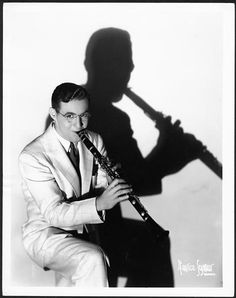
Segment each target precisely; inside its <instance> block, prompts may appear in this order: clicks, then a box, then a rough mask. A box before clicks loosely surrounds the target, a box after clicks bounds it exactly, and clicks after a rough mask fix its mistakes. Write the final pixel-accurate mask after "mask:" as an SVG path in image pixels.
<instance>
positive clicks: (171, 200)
mask: <svg viewBox="0 0 236 298" xmlns="http://www.w3.org/2000/svg"><path fill="white" fill-rule="evenodd" d="M233 23H234V14H233V5H231V4H160V3H158V4H157V3H135V4H130V3H121V4H118V3H97V4H96V3H7V4H6V3H5V4H4V7H3V112H4V114H3V116H4V117H3V134H4V138H3V141H4V143H3V150H4V152H3V154H4V172H3V181H4V189H3V216H4V222H3V223H4V225H3V228H4V230H3V233H4V241H3V244H4V245H3V253H4V258H3V270H4V271H3V277H4V280H3V281H4V289H5V291H6V293H17V294H19V293H23V294H27V293H29V291H31V292H30V293H31V294H36V295H38V294H39V292H38V291H39V290H38V289H37V288H35V287H40V291H41V292H40V293H43V294H45V293H47V295H49V293H48V292H44V290H45V289H47V287H51V290H50V291H52V290H55V291H58V289H56V288H54V284H53V282H54V281H53V278H54V277H53V273H52V272H47V273H46V272H44V271H43V270H41V269H40V268H39V267H37V265H34V264H33V262H32V261H31V260H30V259H29V257H28V256H27V255H26V253H25V251H24V249H23V246H22V242H21V225H22V224H23V222H24V221H25V219H26V210H25V207H26V206H25V203H24V198H23V194H22V191H21V180H20V174H19V170H18V161H17V159H18V155H19V153H20V151H21V150H22V149H23V147H24V146H25V145H26V144H27V143H29V142H30V141H31V140H33V139H34V138H35V137H37V136H38V135H39V134H41V133H42V132H43V131H44V127H45V120H46V117H47V115H48V109H49V107H50V97H51V93H52V91H53V90H54V88H55V87H56V86H57V85H58V84H60V83H62V82H75V83H78V84H83V83H85V82H86V77H87V73H86V70H85V68H84V64H83V63H84V56H85V48H86V45H87V42H88V40H89V38H90V36H91V35H92V33H94V32H95V31H97V30H99V29H101V28H105V27H116V28H120V29H124V30H126V31H128V32H129V34H130V37H131V41H132V48H133V62H134V65H135V69H134V70H133V72H132V74H131V79H130V82H129V86H130V87H131V88H132V90H133V91H134V92H135V93H137V94H138V95H140V96H141V97H142V98H143V99H144V100H145V101H146V102H147V103H148V104H149V105H151V106H152V107H153V108H154V109H156V110H158V111H162V112H163V113H165V114H167V115H171V116H172V118H173V120H177V119H180V120H181V124H182V127H183V128H184V130H185V131H186V132H189V133H192V134H194V135H195V136H196V137H197V138H198V139H199V140H201V141H202V142H203V143H204V144H205V145H206V146H207V148H208V149H209V150H210V151H211V152H212V153H213V154H214V156H215V157H217V158H218V160H219V161H221V162H223V164H224V180H223V198H224V199H223V200H222V180H220V179H219V178H218V177H217V176H216V175H215V174H214V173H213V172H212V171H211V170H210V169H208V168H207V167H206V166H205V165H204V164H203V163H201V162H200V161H199V160H197V161H194V162H191V163H190V164H188V165H187V166H186V167H185V168H184V169H182V170H181V171H180V172H179V173H177V174H175V175H171V176H168V177H166V178H164V179H163V192H162V194H160V195H155V196H150V197H142V198H141V200H142V202H143V204H144V205H145V207H146V208H147V209H148V211H149V213H150V215H151V216H152V217H153V218H154V219H155V220H157V222H158V223H159V224H161V225H162V226H163V227H165V228H166V229H168V230H170V239H171V258H172V266H173V270H174V279H175V286H176V287H177V288H175V289H155V290H154V289H150V291H152V292H151V293H152V294H153V293H155V295H159V294H161V295H165V294H166V293H167V294H168V295H172V294H178V293H179V292H178V288H180V287H181V288H182V287H183V288H186V289H185V290H187V291H189V292H187V293H188V294H191V290H193V289H194V290H195V292H194V293H195V294H197V293H198V292H197V291H199V293H201V290H203V291H204V295H207V293H208V292H207V291H208V290H209V289H208V288H210V290H213V289H216V291H217V290H219V293H220V294H221V295H222V291H223V290H224V289H226V290H227V289H229V288H230V286H231V283H232V279H231V276H232V275H233V271H232V266H230V265H229V264H230V262H231V261H232V262H233V260H231V259H230V257H232V251H233V250H232V245H233V241H232V239H231V238H230V237H229V236H230V233H232V220H233V182H232V181H233V180H232V178H233V177H232V172H233V162H232V160H233V66H232V65H233V57H234V56H233V36H234V35H233ZM231 63H232V65H231ZM116 106H117V107H119V108H120V109H122V110H124V111H125V112H126V113H127V114H128V115H129V117H130V119H131V125H132V129H133V130H134V137H135V138H136V139H137V141H138V145H139V148H140V150H141V152H142V154H143V156H146V155H147V154H148V152H149V151H150V150H151V149H152V148H153V146H154V145H155V143H156V140H157V138H158V131H157V130H156V128H155V125H154V123H153V122H152V121H151V120H150V119H148V118H147V117H146V116H145V114H144V113H143V112H142V111H141V110H140V109H139V108H138V107H137V106H135V104H134V103H133V102H131V101H130V99H128V98H127V97H126V96H124V97H123V98H122V100H121V101H120V102H119V103H116ZM6 148H7V149H6ZM222 151H223V153H224V155H222ZM222 156H224V159H223V157H222ZM225 169H226V170H227V171H226V170H225ZM226 201H227V202H226ZM122 211H123V216H125V217H129V218H137V219H139V215H138V214H136V212H135V211H134V210H133V209H132V206H130V204H129V203H123V204H122ZM222 222H223V223H224V225H223V230H224V233H223V241H222ZM226 234H229V235H226ZM231 235H232V234H231ZM222 246H224V247H225V249H224V254H222ZM222 256H223V258H222ZM180 262H182V264H185V265H186V264H190V265H191V264H194V265H195V266H196V264H197V262H198V263H200V264H202V265H204V264H205V265H212V268H213V270H212V273H213V275H211V276H205V275H200V276H199V275H198V274H197V272H196V271H192V272H184V273H183V272H182V274H181V272H180V270H179V268H178V264H179V263H180ZM223 272H224V275H223V274H222V273H223ZM195 288H196V289H197V290H196V289H195ZM35 289H36V290H35ZM119 290H120V289H116V291H117V292H115V293H118V295H121V294H122V292H119ZM129 290H130V289H129ZM129 290H127V291H128V292H125V293H126V295H129V293H130V292H129ZM70 291H71V289H67V290H66V292H63V293H65V295H68V294H69V293H70V295H73V293H72V292H70ZM133 291H134V289H133ZM153 291H154V292H153ZM163 291H164V292H163ZM51 293H52V292H51ZM55 293H57V294H61V293H62V292H61V291H60V292H55ZM89 293H90V295H91V292H89ZM109 293H111V292H109ZM132 293H133V292H132ZM143 293H144V292H142V289H139V291H138V292H136V293H135V295H140V294H141V295H142V294H143ZM148 293H149V292H148V291H147V289H145V295H148ZM181 293H182V292H181ZM217 293H218V292H216V293H215V295H217ZM83 294H84V295H86V292H85V293H83ZM96 295H97V292H96ZM105 295H106V292H105Z"/></svg>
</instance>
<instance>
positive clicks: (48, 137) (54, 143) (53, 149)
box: [43, 124, 83, 197]
mask: <svg viewBox="0 0 236 298" xmlns="http://www.w3.org/2000/svg"><path fill="white" fill-rule="evenodd" d="M43 143H44V148H45V153H46V154H47V155H48V157H49V158H50V160H51V162H52V164H53V165H54V167H55V168H56V169H57V170H59V171H61V173H62V174H63V175H64V176H65V177H66V179H67V180H68V181H69V182H70V184H71V186H72V187H73V190H74V192H75V194H76V196H77V197H79V196H80V195H81V185H80V181H79V177H78V174H77V173H76V171H75V169H74V167H73V165H72V163H71V162H70V160H69V157H68V156H67V154H66V152H65V149H64V147H63V146H62V145H61V143H60V142H59V140H58V138H57V136H56V134H55V133H54V131H53V127H52V124H51V125H50V126H49V128H48V129H47V130H46V132H45V133H44V137H43ZM81 160H82V158H81ZM82 181H83V180H82Z"/></svg>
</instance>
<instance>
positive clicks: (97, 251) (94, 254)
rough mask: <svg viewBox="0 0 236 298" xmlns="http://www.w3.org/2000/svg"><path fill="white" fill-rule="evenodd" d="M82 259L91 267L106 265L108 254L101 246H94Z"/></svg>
mask: <svg viewBox="0 0 236 298" xmlns="http://www.w3.org/2000/svg"><path fill="white" fill-rule="evenodd" d="M82 261H83V262H84V263H86V265H87V266H91V267H94V266H97V265H105V262H106V256H105V253H104V252H103V250H102V249H101V248H100V247H99V246H94V247H93V248H92V249H89V250H88V251H87V252H86V253H85V254H84V256H83V260H82Z"/></svg>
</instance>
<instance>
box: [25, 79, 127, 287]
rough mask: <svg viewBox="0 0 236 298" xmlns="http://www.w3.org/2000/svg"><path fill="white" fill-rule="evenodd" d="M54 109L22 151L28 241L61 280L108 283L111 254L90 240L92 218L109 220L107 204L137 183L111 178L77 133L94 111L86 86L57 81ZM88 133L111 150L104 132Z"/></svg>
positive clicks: (28, 248)
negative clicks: (40, 131)
mask: <svg viewBox="0 0 236 298" xmlns="http://www.w3.org/2000/svg"><path fill="white" fill-rule="evenodd" d="M49 114H50V116H51V118H52V119H53V122H52V124H51V125H50V126H49V128H48V129H47V130H46V131H45V132H44V133H43V134H42V135H41V136H39V137H38V138H36V139H35V140H33V141H32V142H31V143H30V144H28V145H27V146H26V147H25V148H24V149H23V151H22V152H21V154H20V157H19V166H20V170H21V174H22V177H23V191H24V194H25V198H26V201H27V212H28V220H27V221H26V223H25V224H24V225H23V243H24V246H25V249H26V251H27V252H28V254H29V256H30V257H31V258H32V259H33V260H34V261H35V262H36V263H37V264H38V265H39V266H41V267H42V268H44V269H51V270H54V271H55V272H56V285H57V286H75V287H106V286H108V280H107V272H106V261H107V257H106V255H105V253H104V252H103V251H102V249H101V248H100V247H99V246H97V245H96V244H93V243H91V242H90V241H88V237H89V231H90V230H91V226H90V225H89V224H98V223H102V222H104V220H105V210H107V209H111V208H113V207H114V206H115V205H116V204H118V203H119V202H121V201H123V200H126V199H127V198H128V193H129V192H130V191H131V187H130V186H129V185H128V184H127V183H126V182H125V181H124V180H123V179H115V180H114V181H109V178H108V177H107V176H106V174H105V173H104V172H103V171H102V170H101V169H100V167H99V165H97V164H96V163H95V161H94V158H93V156H92V154H91V153H90V152H89V151H88V149H87V148H86V147H85V146H84V144H83V143H82V142H81V140H80V138H79V136H78V134H77V132H79V131H80V130H82V129H85V128H86V127H87V125H88V120H89V116H90V114H89V95H88V93H87V91H86V90H85V89H84V88H83V87H81V86H79V85H76V84H72V83H63V84H61V85H59V86H57V87H56V89H55V90H54V92H53V94H52V107H51V108H50V110H49ZM88 137H89V139H90V140H91V141H92V142H93V143H94V145H95V146H96V147H97V148H98V150H99V151H100V153H101V154H102V155H106V151H105V148H104V146H103V142H102V139H101V137H100V136H99V135H98V134H96V133H93V132H90V131H88ZM74 160H75V161H74ZM109 183H110V184H109Z"/></svg>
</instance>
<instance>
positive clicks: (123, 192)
mask: <svg viewBox="0 0 236 298" xmlns="http://www.w3.org/2000/svg"><path fill="white" fill-rule="evenodd" d="M131 192H132V189H131V188H129V189H120V190H118V191H117V192H116V196H117V197H122V196H124V195H128V196H129V194H130V193H131Z"/></svg>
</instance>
